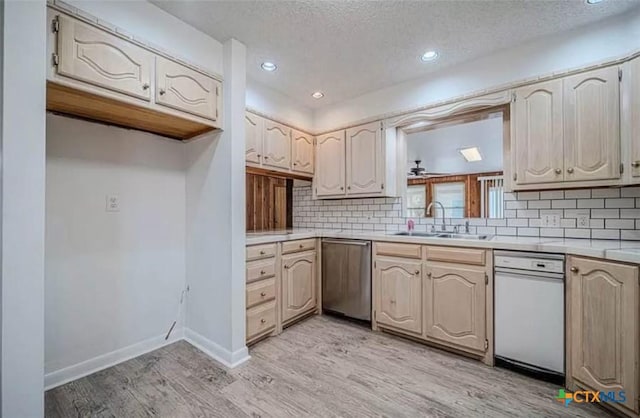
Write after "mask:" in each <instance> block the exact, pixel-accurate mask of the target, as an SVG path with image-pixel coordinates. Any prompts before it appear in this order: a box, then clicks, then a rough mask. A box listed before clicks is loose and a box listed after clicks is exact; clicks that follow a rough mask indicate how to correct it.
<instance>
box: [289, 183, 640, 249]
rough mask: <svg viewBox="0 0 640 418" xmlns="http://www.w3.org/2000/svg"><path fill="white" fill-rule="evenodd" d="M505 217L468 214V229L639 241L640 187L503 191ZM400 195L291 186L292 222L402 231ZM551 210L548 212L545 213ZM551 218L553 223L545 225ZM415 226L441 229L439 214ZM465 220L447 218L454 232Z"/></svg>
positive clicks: (404, 219) (403, 219)
mask: <svg viewBox="0 0 640 418" xmlns="http://www.w3.org/2000/svg"><path fill="white" fill-rule="evenodd" d="M504 200H505V210H504V216H505V217H504V219H469V224H470V232H471V233H475V234H493V235H506V236H523V237H548V238H590V239H623V240H636V241H640V187H625V188H612V189H581V190H553V191H545V192H514V193H505V199H504ZM402 206H403V204H402V199H400V198H392V197H386V198H372V199H337V200H313V199H312V193H311V187H308V186H305V187H295V188H294V189H293V226H294V227H296V228H332V229H354V230H369V231H389V232H393V231H400V230H404V229H406V224H407V220H409V218H407V217H405V216H404V215H403V214H404V209H403V207H402ZM545 215H551V216H545ZM549 218H555V219H557V220H558V223H557V224H545V221H546V220H549ZM413 219H414V221H416V231H430V230H431V228H432V227H433V228H436V230H441V229H442V226H441V222H442V220H441V219H438V220H437V221H435V222H434V220H433V219H432V218H418V219H416V218H413ZM465 221H466V219H445V228H446V230H447V231H452V230H453V229H454V227H455V226H456V225H463V224H464V223H465Z"/></svg>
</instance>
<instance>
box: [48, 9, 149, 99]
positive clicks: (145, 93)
mask: <svg viewBox="0 0 640 418" xmlns="http://www.w3.org/2000/svg"><path fill="white" fill-rule="evenodd" d="M57 19H58V22H59V31H58V41H57V45H58V50H57V54H58V65H57V74H59V75H62V76H65V77H69V78H72V79H75V80H79V81H83V82H85V83H90V84H93V85H95V86H99V87H102V88H105V89H109V90H112V91H115V92H118V93H123V94H126V95H128V96H133V97H136V98H139V99H143V100H146V101H149V100H150V99H151V86H150V82H151V81H150V77H151V69H152V67H153V59H154V56H153V54H152V53H150V52H149V51H147V50H145V49H143V48H140V47H138V46H137V45H134V44H132V43H130V42H127V41H126V40H124V39H122V38H119V37H117V36H115V35H112V34H110V33H107V32H105V31H102V30H100V29H98V28H96V27H93V26H91V25H88V24H86V23H84V22H80V21H78V20H75V19H72V18H70V17H67V16H65V15H62V14H61V15H58V17H57Z"/></svg>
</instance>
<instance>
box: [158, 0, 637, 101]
mask: <svg viewBox="0 0 640 418" xmlns="http://www.w3.org/2000/svg"><path fill="white" fill-rule="evenodd" d="M152 2H153V3H154V4H156V5H157V6H158V7H160V8H162V9H164V10H165V11H167V12H168V13H170V14H172V15H174V16H176V17H178V18H180V19H182V20H183V21H185V22H187V23H189V24H190V25H192V26H194V27H196V28H198V29H200V30H201V31H203V32H205V33H207V34H209V35H211V36H212V37H214V38H215V39H218V40H220V41H225V40H227V39H229V38H236V39H238V40H240V41H241V42H243V43H244V44H245V45H247V48H248V57H247V66H248V76H249V77H250V78H251V79H253V80H256V81H258V82H260V83H263V84H265V85H267V86H269V87H272V88H274V89H276V90H279V91H281V92H282V93H284V94H286V95H288V96H290V97H291V98H293V99H295V100H298V101H299V102H301V103H303V104H305V105H307V106H309V107H311V108H318V107H321V106H326V105H328V104H331V103H336V102H339V101H342V100H346V99H349V98H352V97H356V96H358V95H360V94H363V93H366V92H369V91H373V90H377V89H380V88H383V87H386V86H389V85H392V84H396V83H399V82H402V81H406V80H409V79H413V78H417V77H420V76H423V75H425V74H428V73H429V72H432V71H436V70H439V69H442V68H444V67H447V66H451V65H454V64H458V63H462V62H464V61H468V60H471V59H474V58H476V57H479V56H481V55H485V54H488V53H491V52H493V51H497V50H499V49H502V48H507V47H511V46H514V45H517V44H519V43H522V42H526V41H528V40H531V39H534V38H536V37H540V36H544V35H548V34H551V33H555V32H561V31H565V30H569V29H572V28H575V27H578V26H581V25H586V24H589V23H593V22H595V21H598V20H601V19H604V18H606V17H609V16H613V15H616V14H621V13H624V12H626V11H628V10H630V9H632V8H634V7H637V6H638V5H640V1H639V0H605V1H603V2H602V3H599V4H597V5H593V6H590V5H587V4H586V2H585V1H584V0H490V1H484V0H476V1H472V0H466V1H462V0H449V1H443V0H425V1H318V0H301V1H241V0H238V1H166V0H152ZM429 49H436V50H438V51H439V52H440V58H439V59H438V60H437V61H435V62H431V63H423V62H421V61H420V59H419V57H420V55H421V54H422V53H423V52H424V51H426V50H429ZM263 61H272V62H274V63H276V64H277V65H278V70H277V71H275V72H273V73H267V72H265V71H263V70H261V69H260V64H261V63H262V62H263ZM316 90H322V91H323V92H324V93H325V97H324V98H323V99H321V100H315V99H313V98H311V97H310V94H311V93H312V92H314V91H316Z"/></svg>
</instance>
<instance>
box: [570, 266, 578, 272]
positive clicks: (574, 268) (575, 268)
mask: <svg viewBox="0 0 640 418" xmlns="http://www.w3.org/2000/svg"><path fill="white" fill-rule="evenodd" d="M570 270H571V273H577V272H578V267H571V269H570Z"/></svg>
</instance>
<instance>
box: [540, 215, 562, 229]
mask: <svg viewBox="0 0 640 418" xmlns="http://www.w3.org/2000/svg"><path fill="white" fill-rule="evenodd" d="M541 219H542V226H543V227H545V228H558V227H560V215H555V214H554V215H542V218H541Z"/></svg>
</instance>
